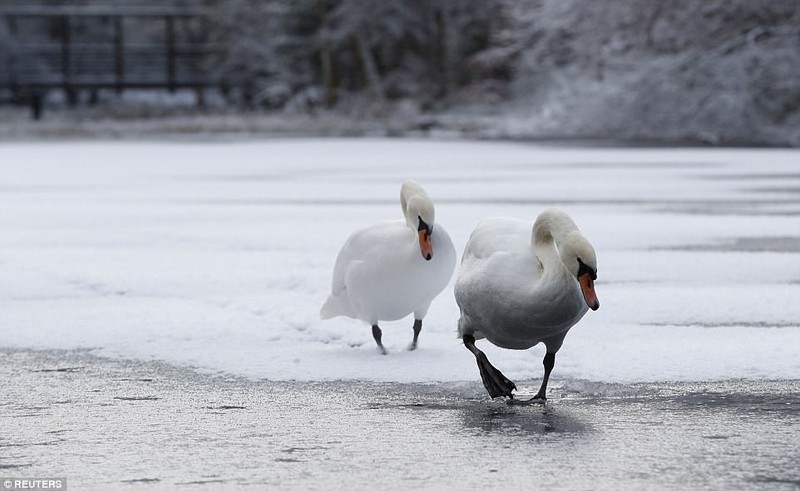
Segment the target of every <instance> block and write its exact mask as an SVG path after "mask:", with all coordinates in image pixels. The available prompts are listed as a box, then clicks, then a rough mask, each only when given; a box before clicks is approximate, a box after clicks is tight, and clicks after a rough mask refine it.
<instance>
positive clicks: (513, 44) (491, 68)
mask: <svg viewBox="0 0 800 491" xmlns="http://www.w3.org/2000/svg"><path fill="white" fill-rule="evenodd" d="M40 3H41V4H43V5H63V4H64V3H65V2H55V1H51V2H49V3H48V2H40ZM96 3H102V4H103V5H109V4H112V3H118V4H125V5H135V4H147V5H150V4H151V3H150V2H135V1H125V2H108V1H106V2H89V1H84V2H69V4H73V5H74V4H96ZM173 5H179V6H180V5H185V6H195V7H196V6H202V7H204V8H207V9H208V11H209V12H210V13H211V15H210V18H211V20H212V22H211V23H209V24H202V25H201V26H200V27H198V26H197V25H194V24H191V23H187V24H186V26H184V27H183V28H182V32H181V33H180V35H181V36H182V38H183V39H187V40H194V41H198V42H203V43H210V44H211V45H213V46H214V47H215V50H214V53H215V55H214V56H213V57H211V58H210V59H209V60H206V62H205V66H204V69H205V70H207V71H208V73H210V74H212V75H213V77H215V79H216V80H218V81H219V82H220V84H221V86H223V87H224V91H223V94H224V99H225V100H226V101H227V103H228V104H231V105H238V106H244V107H250V108H267V109H281V110H286V111H307V110H315V109H322V108H327V109H330V110H334V111H336V110H340V111H351V110H352V109H353V108H354V107H359V108H365V107H367V108H376V107H387V106H391V105H392V104H393V103H395V102H397V101H404V103H408V104H412V105H413V106H414V107H415V108H417V110H419V111H422V112H426V111H428V112H441V111H452V110H455V109H464V108H467V107H469V108H470V110H474V109H475V108H481V109H482V110H483V111H484V112H488V113H495V114H497V113H502V114H504V115H506V116H509V117H510V118H511V119H512V120H515V121H517V122H518V127H519V129H518V130H517V129H515V128H511V129H508V130H507V132H508V133H510V134H511V136H514V135H513V134H514V133H515V132H519V133H520V135H521V136H524V135H529V134H570V135H587V136H588V135H593V136H609V135H610V136H619V137H627V138H630V137H633V138H660V139H663V138H666V139H682V138H683V139H685V138H695V139H703V140H707V141H712V142H717V141H718V142H725V141H738V142H767V143H778V144H795V145H798V144H800V136H792V135H797V134H800V131H797V130H798V128H800V49H799V48H798V46H800V2H798V1H796V0H671V1H646V2H645V1H638V0H603V1H596V0H401V1H397V0H225V1H222V0H207V1H204V2H198V1H193V2H174V3H173ZM154 35H158V33H154ZM4 39H5V40H6V41H4ZM0 43H4V44H6V45H8V33H7V32H4V31H3V27H0ZM1 56H2V52H1V51H0V57H1Z"/></svg>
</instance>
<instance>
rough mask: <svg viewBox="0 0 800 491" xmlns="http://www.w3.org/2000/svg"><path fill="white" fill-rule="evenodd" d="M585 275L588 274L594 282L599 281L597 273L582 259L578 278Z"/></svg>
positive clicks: (579, 259) (579, 262) (579, 263)
mask: <svg viewBox="0 0 800 491" xmlns="http://www.w3.org/2000/svg"><path fill="white" fill-rule="evenodd" d="M585 274H588V275H589V277H590V278H591V279H592V280H596V279H597V272H596V271H595V270H593V269H592V268H590V267H589V266H587V265H586V264H584V263H583V261H581V258H578V276H583V275H585Z"/></svg>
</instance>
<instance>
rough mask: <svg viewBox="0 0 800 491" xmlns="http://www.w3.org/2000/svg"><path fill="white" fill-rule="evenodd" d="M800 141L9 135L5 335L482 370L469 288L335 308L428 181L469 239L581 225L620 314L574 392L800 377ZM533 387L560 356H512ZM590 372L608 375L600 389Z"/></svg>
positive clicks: (195, 363)
mask: <svg viewBox="0 0 800 491" xmlns="http://www.w3.org/2000/svg"><path fill="white" fill-rule="evenodd" d="M799 166H800V151H796V150H742V149H724V150H719V149H597V148H582V149H570V148H560V147H546V146H535V145H528V144H512V143H477V142H476V143H465V142H434V141H407V140H405V141H404V140H346V139H338V140H337V139H327V140H326V139H318V140H304V139H291V140H276V141H266V142H239V143H236V142H213V143H198V142H194V143H164V142H160V143H144V142H138V143H131V142H125V143H114V142H99V143H89V142H71V143H49V144H42V143H7V144H3V145H0V348H14V349H19V348H37V349H38V348H47V349H50V348H58V349H72V348H93V349H95V351H94V353H95V354H97V355H100V356H111V357H117V356H119V357H124V358H140V359H145V360H148V359H157V360H163V361H167V362H171V363H177V364H179V365H183V366H190V367H195V368H199V369H201V370H204V371H210V372H225V373H231V374H237V375H243V376H246V377H251V378H268V379H271V380H306V381H326V380H352V379H362V380H369V381H375V382H436V381H444V382H455V381H476V380H477V379H478V373H477V368H476V367H475V364H474V359H473V357H472V356H471V355H470V354H469V353H468V352H467V351H466V350H465V349H464V348H463V346H461V343H460V341H459V340H458V339H456V335H455V325H456V320H457V318H458V309H457V307H456V304H455V301H454V299H453V294H452V288H449V289H447V290H445V292H444V293H443V294H442V295H441V296H440V297H439V298H438V299H437V300H436V301H435V302H434V304H433V306H432V307H431V310H430V312H429V315H428V317H427V318H426V320H425V325H424V327H423V332H422V335H421V338H420V349H418V350H417V351H414V352H408V351H405V347H406V346H407V345H408V343H409V342H410V340H411V336H412V331H411V323H412V321H411V319H407V320H405V321H402V322H393V323H386V324H385V329H384V342H385V344H386V345H387V348H388V349H389V351H390V354H389V355H388V356H380V355H379V354H378V353H377V350H376V349H375V347H374V342H373V340H372V337H371V334H370V330H369V328H368V326H366V325H362V324H360V323H359V322H357V321H351V320H348V319H344V318H337V319H333V320H328V321H324V322H323V321H321V320H320V319H319V314H318V311H319V307H320V305H321V303H322V302H323V300H324V299H325V297H326V295H327V293H328V288H329V283H330V274H331V270H332V268H333V263H334V260H335V257H336V253H337V251H338V249H339V247H340V246H341V244H342V243H343V242H344V240H345V238H346V237H347V236H348V234H349V233H350V232H351V231H353V230H354V229H356V228H358V227H361V226H363V225H366V224H369V223H370V222H373V221H376V220H382V219H392V218H400V216H401V215H400V206H399V203H398V194H399V185H400V182H401V181H402V180H403V179H405V178H407V177H412V178H415V179H417V180H418V181H420V182H421V183H422V184H423V185H424V186H425V187H426V188H427V190H428V192H429V194H430V195H431V196H432V197H433V199H434V201H435V202H436V204H437V210H436V213H437V222H438V223H439V224H441V225H444V226H445V227H447V229H448V230H449V232H450V234H451V236H452V237H453V240H454V242H455V243H456V247H457V249H458V250H459V252H460V250H461V249H462V248H463V245H464V243H465V242H466V240H467V237H468V236H469V233H470V231H471V229H472V228H473V227H474V225H475V224H476V223H477V222H478V221H479V220H481V219H483V218H485V217H490V216H498V215H507V216H514V217H519V218H525V219H529V220H531V222H532V221H533V219H534V218H535V217H536V214H537V213H538V212H539V211H541V210H542V209H543V208H545V207H547V206H559V207H562V208H563V209H565V210H566V211H568V212H569V213H570V214H572V215H573V217H574V218H575V220H576V222H577V223H578V225H579V226H580V227H581V229H582V230H583V232H584V233H585V235H586V236H587V237H588V238H589V239H590V240H591V241H592V242H593V244H594V246H595V248H596V249H597V252H598V259H599V273H598V274H599V279H598V282H597V286H596V288H597V293H598V296H599V298H600V301H601V308H600V310H599V311H597V312H590V313H589V314H587V316H586V317H585V318H584V320H583V321H582V322H581V323H580V324H578V325H577V326H576V327H575V328H573V330H572V331H571V332H570V334H569V335H568V336H567V339H566V341H565V343H564V346H563V348H562V350H561V351H560V352H559V355H558V358H557V360H556V368H555V371H554V373H553V377H554V383H555V386H556V387H558V386H559V384H560V385H561V386H562V387H563V386H565V385H566V386H569V385H570V384H573V385H585V384H586V383H600V384H599V385H603V384H614V383H632V382H658V381H666V380H679V381H703V380H725V379H735V378H753V379H797V378H800V356H798V355H799V354H800V321H799V320H798V319H800V302H798V301H797V299H798V297H800V167H799ZM483 345H484V346H483V347H484V348H486V351H487V354H488V356H489V358H490V359H491V360H492V361H493V363H494V364H495V365H496V366H498V368H500V369H501V370H503V371H504V373H505V374H506V375H507V376H509V377H510V378H512V379H515V380H516V381H517V382H518V385H519V386H520V388H521V389H522V390H523V391H530V390H533V388H534V386H538V379H539V377H540V375H541V358H542V355H543V348H540V347H536V348H534V349H532V350H530V351H527V352H509V351H504V350H498V349H493V348H492V347H489V346H487V345H486V343H485V342H484V343H483ZM587 381H589V382H587Z"/></svg>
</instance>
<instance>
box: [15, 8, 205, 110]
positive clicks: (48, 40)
mask: <svg viewBox="0 0 800 491" xmlns="http://www.w3.org/2000/svg"><path fill="white" fill-rule="evenodd" d="M209 15H210V14H209V13H208V12H207V11H206V10H204V9H198V8H170V7H133V8H120V7H93V6H86V7H25V6H21V7H13V8H2V7H0V22H5V24H6V30H7V32H8V36H7V37H8V38H9V42H6V43H4V44H6V46H4V47H2V48H0V55H4V56H2V57H3V58H5V59H4V60H2V59H0V63H2V64H4V65H5V67H4V68H3V67H0V89H5V90H7V91H10V92H11V93H12V94H13V95H14V97H15V98H16V99H18V100H21V99H25V100H28V101H29V102H30V103H31V105H32V107H33V110H34V116H35V117H38V116H39V115H40V113H41V98H42V97H43V96H44V94H45V93H46V92H47V91H48V90H51V89H62V90H64V91H65V93H66V94H67V99H68V100H69V101H72V102H74V101H75V100H77V93H78V91H80V90H87V89H88V90H96V89H115V90H117V91H123V90H125V89H166V90H171V91H174V90H176V89H179V88H195V89H202V88H204V87H211V86H215V85H218V81H217V80H215V78H214V76H213V75H212V74H211V72H212V70H211V69H210V63H211V62H212V59H213V56H214V55H215V54H216V53H217V52H218V50H217V49H216V48H215V47H214V46H213V44H212V43H210V42H209V40H208V32H209V24H210V22H209ZM43 33H44V35H43ZM87 33H89V34H87ZM3 62H4V63H3ZM37 106H38V108H37Z"/></svg>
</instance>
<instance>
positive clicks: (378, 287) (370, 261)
mask: <svg viewBox="0 0 800 491" xmlns="http://www.w3.org/2000/svg"><path fill="white" fill-rule="evenodd" d="M400 206H401V207H402V208H403V214H404V215H405V220H396V221H387V222H380V223H376V224H373V225H371V226H369V227H367V228H364V229H361V230H359V231H357V232H354V233H353V234H352V235H351V236H350V237H349V238H348V239H347V241H346V242H345V244H344V246H342V250H341V251H339V256H338V257H337V258H336V266H335V267H334V270H333V282H332V283H333V284H332V288H331V294H330V296H329V297H328V300H327V301H326V302H325V304H324V305H323V306H322V310H321V312H320V314H321V315H322V318H323V319H329V318H331V317H336V316H338V315H344V316H347V317H352V318H354V319H361V320H363V321H365V322H368V323H369V324H370V325H371V326H372V335H373V337H374V338H375V342H376V343H378V348H379V349H380V350H381V352H382V353H383V354H386V349H385V348H384V347H383V344H382V343H381V334H382V333H381V330H380V328H379V327H378V321H391V320H397V319H401V318H403V317H405V316H407V315H408V314H411V313H413V314H414V326H413V329H414V339H413V340H412V342H411V346H410V347H409V349H412V350H413V349H415V348H416V347H417V338H418V337H419V332H420V330H421V329H422V318H423V317H425V314H426V313H427V312H428V307H430V305H431V302H432V301H433V299H434V298H435V297H436V296H437V295H438V294H439V293H440V292H441V291H442V290H443V289H444V287H445V286H447V283H448V282H449V281H450V278H451V277H452V275H453V270H454V269H455V264H456V251H455V248H454V247H453V242H452V241H451V240H450V236H449V235H448V234H447V231H446V230H445V229H444V227H442V226H441V225H434V209H433V201H431V199H430V197H428V195H427V193H425V190H424V189H422V186H420V185H419V184H417V183H416V182H414V181H412V180H408V181H405V182H404V183H403V185H402V187H401V189H400Z"/></svg>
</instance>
